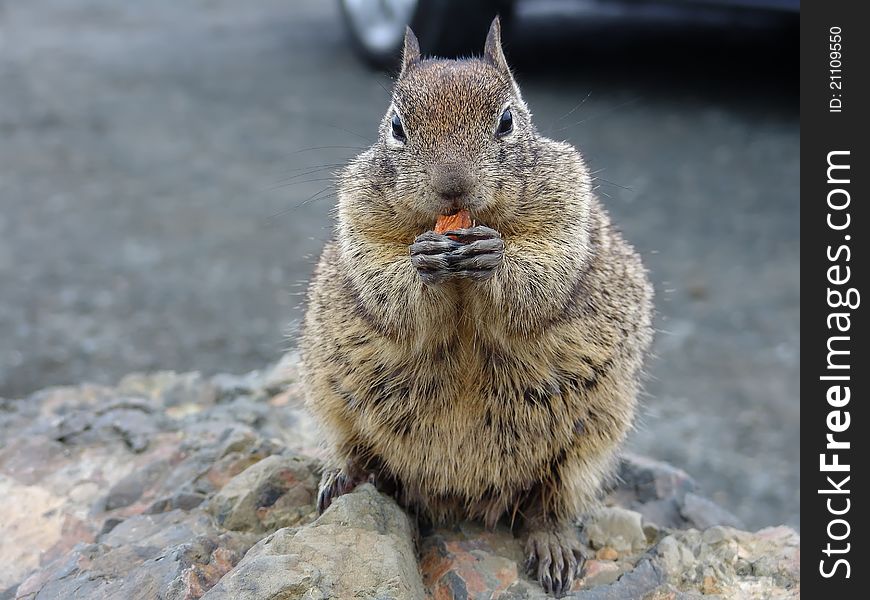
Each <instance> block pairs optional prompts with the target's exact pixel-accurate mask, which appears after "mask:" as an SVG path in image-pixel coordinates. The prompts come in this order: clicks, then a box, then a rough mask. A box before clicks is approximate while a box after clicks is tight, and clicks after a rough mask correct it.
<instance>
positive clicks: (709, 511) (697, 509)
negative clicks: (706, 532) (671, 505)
mask: <svg viewBox="0 0 870 600" xmlns="http://www.w3.org/2000/svg"><path fill="white" fill-rule="evenodd" d="M680 514H682V515H683V517H684V518H685V519H686V520H687V521H689V523H691V524H692V526H693V527H695V528H697V529H707V528H708V527H713V526H714V525H727V526H729V527H737V528H742V527H743V526H744V525H743V523H742V522H741V521H740V519H738V518H737V517H735V516H734V515H733V514H731V513H730V512H728V511H727V510H725V509H724V508H722V507H721V506H719V505H718V504H716V503H715V502H713V501H712V500H709V499H707V498H704V497H703V496H699V495H698V494H694V493H691V492H689V493H687V494H686V495H685V497H684V499H683V505H682V506H681V507H680Z"/></svg>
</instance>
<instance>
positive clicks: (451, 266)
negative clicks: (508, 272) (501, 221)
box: [410, 225, 504, 283]
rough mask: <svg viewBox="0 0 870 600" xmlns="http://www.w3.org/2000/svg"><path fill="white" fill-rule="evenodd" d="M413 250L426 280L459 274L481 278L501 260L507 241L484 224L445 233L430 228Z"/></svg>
mask: <svg viewBox="0 0 870 600" xmlns="http://www.w3.org/2000/svg"><path fill="white" fill-rule="evenodd" d="M410 252H411V264H413V265H414V267H415V268H416V269H417V272H418V273H420V277H421V278H422V279H423V282H424V283H439V282H441V281H445V280H447V279H451V278H457V277H467V278H470V279H477V280H481V279H487V278H488V277H491V276H492V274H493V273H494V271H495V269H496V268H497V267H498V266H499V265H500V264H501V263H502V257H503V256H504V241H503V240H502V239H501V235H500V234H499V233H498V232H497V231H496V230H494V229H490V228H489V227H483V226H481V225H479V226H477V227H472V228H470V229H456V230H454V231H447V232H445V233H443V234H440V233H435V232H434V231H427V232H426V233H424V234H422V235H419V236H417V239H415V240H414V243H413V244H411V246H410Z"/></svg>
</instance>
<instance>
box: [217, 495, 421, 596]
mask: <svg viewBox="0 0 870 600" xmlns="http://www.w3.org/2000/svg"><path fill="white" fill-rule="evenodd" d="M424 596H425V591H424V588H423V582H422V580H421V579H420V572H419V569H418V567H417V561H416V552H415V550H414V543H413V528H412V526H411V521H410V519H409V518H408V516H407V515H406V514H405V512H404V511H402V510H401V509H400V508H399V507H398V506H397V505H396V503H395V502H394V501H392V500H391V499H389V498H387V497H385V496H383V495H382V494H380V493H378V492H377V491H376V490H375V489H374V488H373V487H372V486H371V485H369V484H366V485H363V486H360V487H359V488H358V489H357V490H356V491H355V492H353V493H351V494H347V495H345V496H342V497H340V498H338V499H337V500H336V501H335V502H334V503H333V504H332V506H330V508H329V510H327V511H326V513H324V514H323V516H321V517H320V518H319V519H318V520H317V521H315V522H314V523H312V524H310V525H308V526H307V527H304V528H302V529H281V530H279V531H277V532H275V533H274V534H272V535H270V536H268V537H267V538H265V539H264V540H262V541H261V542H259V543H258V544H257V545H256V546H254V547H253V548H251V550H250V551H249V552H248V554H247V555H245V558H244V559H243V560H242V561H241V562H240V563H239V564H238V565H237V566H236V568H234V569H233V570H232V571H230V572H229V573H228V574H227V575H225V576H224V577H223V578H222V579H221V581H220V582H219V583H218V584H217V585H216V586H215V587H214V588H212V589H211V590H210V591H209V592H208V593H207V594H206V595H205V596H204V599H205V600H224V599H226V600H236V599H238V600H260V599H262V600H266V599H269V598H278V597H280V598H282V599H286V600H292V599H297V598H298V599H303V598H304V599H306V600H307V599H314V598H324V599H326V598H361V599H362V598H370V599H372V600H375V599H381V598H384V599H386V598H389V599H394V600H402V599H408V600H416V599H419V598H423V597H424Z"/></svg>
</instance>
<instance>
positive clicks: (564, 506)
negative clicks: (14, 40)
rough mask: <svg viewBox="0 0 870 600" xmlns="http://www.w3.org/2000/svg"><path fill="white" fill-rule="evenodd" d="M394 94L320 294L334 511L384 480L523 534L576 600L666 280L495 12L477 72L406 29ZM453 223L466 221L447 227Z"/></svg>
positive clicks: (552, 577)
mask: <svg viewBox="0 0 870 600" xmlns="http://www.w3.org/2000/svg"><path fill="white" fill-rule="evenodd" d="M391 100H392V101H391V104H390V107H389V109H388V110H387V112H386V114H385V115H384V117H383V120H382V121H381V123H380V128H379V132H378V133H379V135H378V139H377V141H376V142H375V144H374V145H373V146H372V147H371V148H369V149H368V150H366V151H364V152H363V153H362V154H360V155H359V156H357V157H356V158H355V159H353V160H352V161H351V162H350V163H349V164H348V165H347V166H346V167H345V168H344V169H343V170H342V171H341V172H340V173H339V175H338V207H337V219H336V221H337V222H336V226H335V232H334V237H333V239H332V241H330V242H328V243H327V244H326V246H325V249H324V251H323V254H322V257H321V258H320V261H319V263H318V265H317V267H316V269H315V273H314V276H313V279H312V283H311V285H310V287H309V292H308V308H307V312H306V316H305V321H304V324H303V333H302V338H301V343H300V350H301V355H302V366H303V375H302V383H303V386H304V389H305V393H306V398H307V400H306V402H307V405H308V407H309V409H310V411H311V412H312V413H313V414H314V415H315V417H316V419H317V420H318V421H319V422H320V424H321V426H322V429H323V432H324V435H325V437H326V440H327V443H328V446H329V450H330V452H331V460H332V461H333V463H332V464H331V465H329V466H328V468H327V469H326V470H325V471H324V474H323V479H322V481H321V485H320V490H319V495H318V509H319V510H320V511H321V512H322V511H323V510H325V509H326V508H327V507H328V506H329V504H330V503H331V502H332V500H333V499H334V498H336V497H337V496H339V495H341V494H344V493H347V492H349V491H351V490H352V489H353V488H354V487H355V486H356V485H358V484H359V483H361V482H365V481H372V482H374V483H375V485H377V486H378V487H379V488H380V489H381V490H382V491H385V492H387V493H391V494H393V495H394V496H395V498H396V499H397V500H398V501H399V502H400V503H401V504H403V505H404V506H405V507H407V509H408V510H409V511H411V512H413V513H416V514H417V515H418V516H420V517H422V518H423V519H424V521H425V522H430V523H433V524H444V523H450V522H455V521H456V520H461V519H466V518H469V519H478V520H482V521H483V522H484V523H485V524H486V525H487V526H489V527H494V526H495V524H496V523H497V522H499V521H503V522H509V523H510V525H511V527H512V528H514V530H515V532H516V533H517V534H518V535H520V536H524V537H525V544H524V548H525V552H526V556H527V559H526V568H527V569H528V570H529V573H530V574H531V575H532V576H533V577H536V578H537V579H538V580H539V581H540V583H541V585H542V586H543V588H544V589H545V590H546V591H547V592H548V593H553V594H555V595H557V596H560V595H563V594H565V593H566V592H567V591H568V590H570V588H571V585H572V583H573V581H574V579H575V578H577V577H579V576H580V574H581V572H582V567H583V552H582V546H581V545H580V544H579V541H578V535H577V530H576V528H575V522H576V521H577V520H578V519H580V518H582V516H583V515H584V513H586V512H588V510H589V509H590V508H592V507H594V506H595V503H596V501H597V499H598V498H599V496H600V493H601V490H602V488H603V486H604V485H605V484H606V483H607V482H608V481H609V478H610V477H611V476H612V474H613V472H614V469H615V465H616V462H617V456H618V451H619V447H620V445H621V442H622V441H623V439H624V438H625V436H626V433H627V432H628V430H629V429H630V428H631V426H632V421H633V418H634V412H635V407H636V397H637V394H638V390H639V380H640V376H641V372H642V362H643V359H644V356H645V354H646V353H647V351H648V348H649V345H650V342H651V339H652V329H651V317H652V312H653V309H652V296H653V291H652V286H651V285H650V283H649V280H648V278H647V275H646V270H645V269H644V267H643V265H642V263H641V260H640V258H639V256H638V254H637V253H636V252H635V251H634V249H633V248H632V247H631V246H630V245H629V244H628V243H627V242H626V241H624V239H623V237H622V235H621V234H620V233H619V232H618V231H617V230H616V229H614V227H613V226H612V225H611V222H610V219H609V217H608V214H607V213H606V212H605V210H604V208H603V207H602V205H601V204H600V202H599V200H598V199H597V198H596V196H595V195H594V192H593V179H592V176H591V175H590V173H589V171H588V170H587V168H586V166H585V165H584V162H583V160H582V158H581V156H580V154H579V152H578V151H577V150H576V149H575V148H574V147H573V146H571V145H570V144H568V143H567V142H559V141H553V140H551V139H548V138H546V137H544V136H542V135H541V134H540V133H539V132H538V131H537V130H536V129H535V126H534V125H533V124H532V121H531V113H530V112H529V109H528V107H527V106H526V104H525V102H524V101H523V98H522V96H521V94H520V89H519V87H518V85H517V83H516V81H515V79H514V77H513V75H512V73H511V70H510V68H509V66H508V64H507V61H506V59H505V55H504V53H503V50H502V47H501V32H500V25H499V20H498V17H496V18H495V20H494V21H493V22H492V25H491V27H490V30H489V33H488V35H487V38H486V43H485V49H484V53H483V56H482V57H480V58H466V59H456V60H447V59H438V58H423V57H421V54H420V47H419V43H418V41H417V38H416V36H415V35H414V33H413V32H412V31H411V29H410V28H408V29H407V30H406V35H405V43H404V50H403V55H402V66H401V71H400V73H399V75H398V78H397V79H396V82H395V87H394V89H393V92H392V99H391ZM458 210H466V211H468V213H470V215H472V216H473V219H474V221H475V222H474V223H473V224H472V226H471V227H469V228H466V229H460V230H456V231H448V232H445V233H444V234H439V233H435V231H433V230H432V229H433V224H434V223H435V221H436V219H437V218H438V217H439V216H442V215H451V214H454V213H456V212H457V211H458Z"/></svg>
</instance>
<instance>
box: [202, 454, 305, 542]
mask: <svg viewBox="0 0 870 600" xmlns="http://www.w3.org/2000/svg"><path fill="white" fill-rule="evenodd" d="M318 481H319V477H318V475H317V474H316V467H315V465H314V463H313V462H312V461H311V460H310V459H305V458H302V457H301V456H275V455H272V456H269V457H266V458H264V459H263V460H261V461H260V462H258V463H255V464H254V465H252V466H250V467H248V468H247V469H245V470H244V471H242V472H241V473H240V474H239V475H237V476H235V477H234V478H233V479H231V480H230V481H229V482H228V483H227V484H226V485H225V486H224V487H223V488H221V490H220V491H219V492H217V494H215V496H214V498H213V499H212V500H211V501H210V502H209V504H208V508H207V510H208V511H209V512H210V513H211V514H212V515H214V516H215V519H216V520H217V522H218V524H219V525H221V526H222V527H224V528H226V529H233V530H237V531H257V532H270V531H275V530H276V529H279V528H281V527H289V526H292V525H296V524H298V523H299V522H301V521H303V520H305V519H307V518H308V517H310V516H312V513H313V511H314V501H315V498H316V496H317V483H318Z"/></svg>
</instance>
